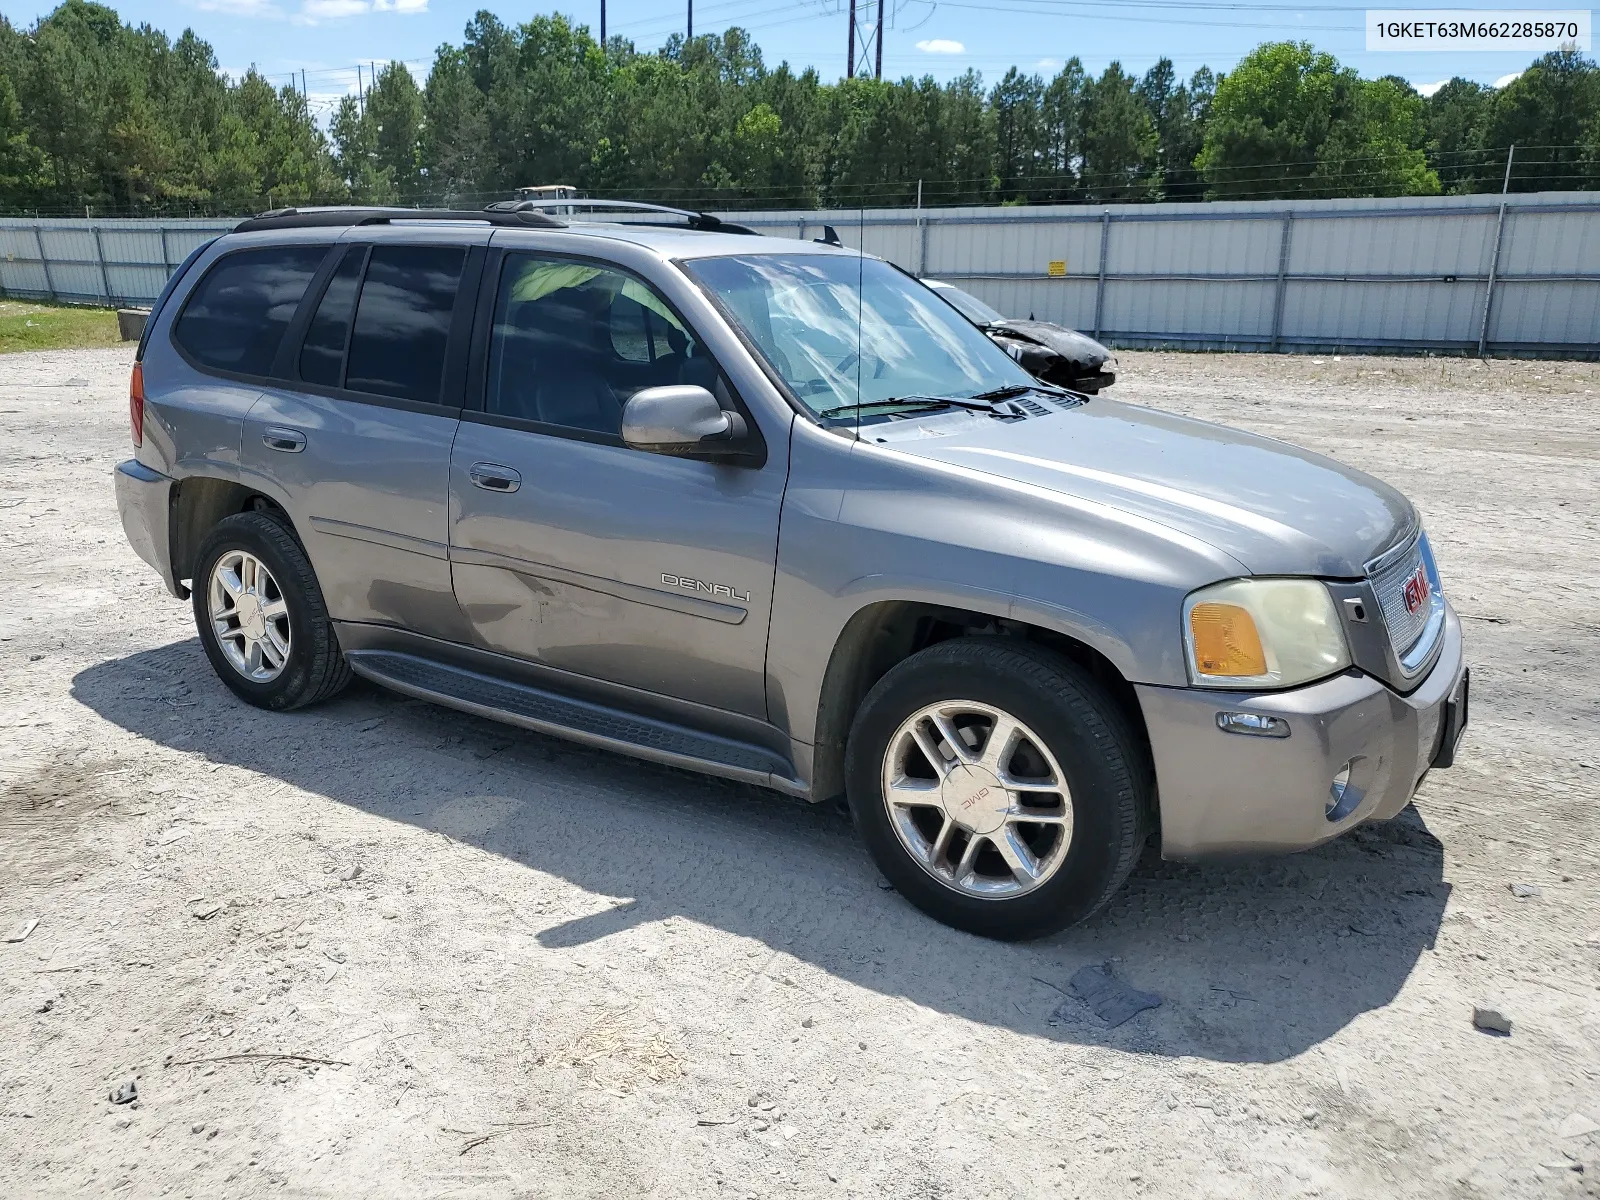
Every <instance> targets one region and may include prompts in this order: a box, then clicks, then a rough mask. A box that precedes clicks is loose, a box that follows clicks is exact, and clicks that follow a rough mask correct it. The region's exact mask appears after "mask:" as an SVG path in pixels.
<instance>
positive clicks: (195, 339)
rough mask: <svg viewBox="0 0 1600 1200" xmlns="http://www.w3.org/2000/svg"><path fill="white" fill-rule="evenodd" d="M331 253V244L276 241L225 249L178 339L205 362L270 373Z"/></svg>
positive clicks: (195, 296) (193, 300)
mask: <svg viewBox="0 0 1600 1200" xmlns="http://www.w3.org/2000/svg"><path fill="white" fill-rule="evenodd" d="M327 253H328V247H326V246H272V247H268V248H264V249H261V250H241V251H238V252H236V253H233V254H229V255H226V256H225V257H223V258H221V259H219V260H218V261H217V262H216V263H215V264H213V266H212V267H211V269H210V270H209V271H207V272H206V274H205V278H203V279H202V280H201V281H200V282H199V284H198V285H196V287H195V289H194V292H193V293H192V294H191V295H190V297H189V300H188V303H187V304H185V305H184V307H183V313H182V315H181V316H179V318H178V322H177V325H176V327H175V328H174V330H173V335H172V336H173V339H174V340H175V341H176V342H177V343H178V345H179V346H180V347H181V348H182V349H183V351H184V352H185V353H186V354H188V356H189V357H190V358H191V359H193V360H194V361H195V362H197V363H199V364H200V365H201V366H203V367H210V368H212V369H213V370H218V371H231V372H234V373H237V374H240V375H266V374H269V373H270V372H271V370H272V361H273V359H274V358H276V357H277V354H278V347H279V345H280V344H281V343H282V341H283V335H284V332H285V331H286V330H287V329H288V328H289V322H290V320H292V319H293V317H294V314H295V310H296V309H297V308H299V306H300V301H301V299H302V298H304V296H305V294H306V288H307V287H309V286H310V284H311V277H312V276H313V275H315V274H316V273H317V268H318V267H319V266H321V265H322V260H323V259H324V258H325V257H326V256H327Z"/></svg>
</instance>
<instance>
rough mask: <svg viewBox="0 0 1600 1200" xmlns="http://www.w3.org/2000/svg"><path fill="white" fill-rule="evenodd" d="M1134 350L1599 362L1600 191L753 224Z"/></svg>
mask: <svg viewBox="0 0 1600 1200" xmlns="http://www.w3.org/2000/svg"><path fill="white" fill-rule="evenodd" d="M734 219H736V220H738V221H740V222H742V223H744V224H746V225H749V226H750V227H751V228H754V229H759V230H761V231H762V232H769V233H779V232H782V233H787V234H789V235H790V236H798V237H802V238H814V237H819V236H821V234H822V227H823V225H824V224H829V225H832V226H833V227H834V228H835V229H836V230H837V231H838V233H839V236H840V237H841V238H842V239H843V240H844V242H845V243H846V244H847V245H850V246H855V245H861V246H862V247H863V248H865V249H866V250H867V251H869V252H870V253H873V254H878V255H882V256H883V257H884V258H887V259H890V260H891V261H893V262H895V263H897V264H899V265H900V266H901V267H904V268H905V269H906V270H908V271H911V272H913V273H914V274H917V275H922V276H928V277H932V278H937V279H944V280H948V281H949V282H951V283H957V284H959V285H960V286H962V287H964V288H966V289H967V290H969V291H971V292H973V293H974V294H975V295H978V296H980V297H982V298H983V299H984V300H987V301H988V302H989V303H990V304H992V305H994V306H995V307H996V308H998V309H1000V310H1001V311H1002V312H1004V313H1007V314H1008V315H1011V316H1030V315H1031V316H1036V317H1037V318H1038V319H1040V320H1046V321H1057V322H1059V323H1061V324H1063V325H1069V326H1072V327H1073V328H1076V329H1082V330H1084V331H1085V332H1089V333H1093V334H1094V335H1095V336H1097V337H1099V338H1100V339H1101V340H1102V341H1105V342H1108V343H1110V344H1112V345H1114V346H1124V347H1184V348H1193V349H1236V350H1257V349H1259V350H1295V351H1316V352H1337V351H1338V350H1340V349H1349V350H1389V351H1412V352H1420V351H1435V352H1443V353H1462V352H1465V353H1479V352H1483V351H1487V352H1488V353H1491V354H1515V355H1538V356H1547V357H1580V358H1594V357H1600V193H1595V192H1547V193H1537V194H1528V195H1513V196H1505V197H1501V196H1442V197H1430V198H1417V197H1405V198H1400V199H1393V200H1371V199H1368V200H1300V201H1238V202H1232V203H1229V202H1220V201H1219V202H1213V203H1208V204H1128V205H1115V206H1112V207H1109V208H1091V207H1084V206H1071V207H1066V206H1063V207H1037V208H957V209H923V210H920V211H919V210H916V209H878V210H873V209H867V210H865V212H863V211H861V210H852V209H834V210H830V211H827V212H815V211H813V212H782V213H740V214H737V215H736V216H735V218H734Z"/></svg>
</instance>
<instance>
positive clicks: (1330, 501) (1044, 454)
mask: <svg viewBox="0 0 1600 1200" xmlns="http://www.w3.org/2000/svg"><path fill="white" fill-rule="evenodd" d="M917 426H927V427H925V428H922V429H920V430H918V429H916V428H915V427H917ZM873 432H874V434H875V435H877V437H876V438H875V440H879V439H881V440H882V441H884V442H887V443H889V444H890V445H892V446H893V447H894V449H896V450H898V451H901V452H902V453H905V454H909V455H914V456H916V457H919V458H925V459H931V460H934V461H937V462H942V463H947V464H949V465H951V466H957V467H962V468H964V469H966V470H969V471H979V472H982V473H984V474H988V475H996V476H1000V477H1002V478H1005V479H1012V480H1016V481H1018V482H1021V483H1026V484H1030V485H1032V486H1034V487H1038V488H1043V489H1046V490H1049V491H1055V492H1060V493H1062V494H1063V495H1070V496H1076V497H1081V498H1083V499H1086V500H1092V501H1095V502H1097V503H1102V504H1107V505H1111V506H1112V507H1115V508H1117V509H1120V510H1122V511H1124V512H1128V513H1132V514H1135V515H1137V516H1140V517H1144V518H1146V519H1148V520H1152V521H1155V522H1158V523H1160V524H1162V525H1165V526H1167V527H1169V528H1172V529H1176V530H1179V531H1181V532H1183V533H1186V534H1188V535H1190V536H1192V537H1196V538H1199V539H1201V540H1203V541H1205V542H1208V543H1210V544H1211V545H1213V546H1215V547H1216V548H1217V549H1219V550H1222V551H1223V552H1225V553H1227V554H1229V555H1231V556H1232V557H1233V558H1235V559H1237V560H1238V561H1239V563H1241V564H1242V565H1243V566H1244V567H1245V569H1246V570H1247V571H1248V572H1250V573H1251V574H1254V575H1322V576H1328V577H1342V578H1355V577H1358V576H1360V575H1361V574H1362V573H1363V570H1364V565H1365V564H1366V563H1367V562H1369V561H1370V560H1371V559H1373V558H1374V557H1376V556H1377V555H1378V554H1379V553H1380V552H1382V551H1383V550H1386V549H1388V548H1389V547H1390V546H1392V545H1394V544H1395V542H1396V541H1398V540H1400V538H1401V537H1403V536H1405V535H1406V534H1407V533H1408V532H1409V531H1410V529H1411V528H1412V527H1413V526H1414V525H1415V523H1416V519H1417V518H1416V511H1415V510H1414V509H1413V508H1412V506H1411V503H1410V501H1408V500H1407V499H1406V498H1405V497H1404V496H1402V495H1401V494H1400V493H1399V492H1397V491H1396V490H1395V489H1394V488H1392V487H1390V486H1389V485H1388V484H1386V483H1383V482H1381V481H1379V480H1377V479H1374V478H1372V477H1371V476H1370V475H1364V474H1362V473H1361V472H1360V471H1356V470H1352V469H1351V468H1349V467H1346V466H1344V465H1342V464H1340V463H1337V462H1335V461H1333V459H1331V458H1324V457H1323V456H1321V455H1320V454H1313V453H1311V452H1310V451H1308V450H1301V449H1298V448H1297V447H1294V446H1290V445H1288V444H1287V443H1284V442H1278V441H1273V440H1272V439H1271V438H1264V437H1257V436H1255V435H1254V434H1249V433H1243V432H1241V431H1239V430H1235V429H1229V428H1226V427H1225V426H1222V425H1212V424H1210V423H1209V422H1206V421H1195V420H1191V419H1189V418H1188V417H1180V416H1176V415H1174V414H1172V413H1165V412H1160V411H1158V410H1156V409H1150V408H1143V407H1140V406H1137V405H1130V404H1119V403H1117V402H1116V401H1113V400H1092V401H1090V402H1088V403H1087V404H1084V405H1082V406H1081V407H1078V408H1075V409H1072V410H1070V411H1067V412H1056V413H1052V414H1051V415H1050V416H1046V417H1033V418H1030V419H1028V420H1023V421H999V420H995V419H994V418H993V417H988V416H982V415H976V414H961V416H960V417H954V416H953V417H952V418H950V419H948V420H940V421H939V422H938V423H937V425H936V426H935V425H932V424H931V423H927V422H922V421H905V422H898V421H897V422H891V423H888V424H886V425H878V426H875V427H874V429H873Z"/></svg>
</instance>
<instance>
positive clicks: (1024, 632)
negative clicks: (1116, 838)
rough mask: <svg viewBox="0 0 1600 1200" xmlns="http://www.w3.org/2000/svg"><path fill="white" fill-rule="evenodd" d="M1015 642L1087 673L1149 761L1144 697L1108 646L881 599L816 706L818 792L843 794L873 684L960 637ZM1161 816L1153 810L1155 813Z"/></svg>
mask: <svg viewBox="0 0 1600 1200" xmlns="http://www.w3.org/2000/svg"><path fill="white" fill-rule="evenodd" d="M971 636H992V637H1003V638H1009V639H1014V640H1016V641H1021V642H1025V643H1028V644H1030V645H1035V646H1040V647H1043V648H1045V649H1048V650H1051V651H1053V652H1055V653H1057V654H1059V655H1061V656H1062V657H1064V658H1066V659H1068V660H1070V661H1071V662H1073V663H1075V664H1076V665H1077V666H1079V667H1080V668H1082V669H1083V670H1085V671H1087V672H1088V673H1089V675H1090V676H1091V677H1092V678H1093V679H1094V680H1095V681H1096V682H1098V683H1100V684H1101V686H1102V687H1104V688H1105V690H1106V693H1107V694H1108V695H1109V696H1110V697H1111V699H1112V701H1113V702H1114V703H1115V704H1116V705H1117V707H1118V709H1119V710H1120V711H1121V712H1122V713H1123V715H1124V716H1125V717H1126V718H1127V720H1128V723H1129V725H1130V726H1131V727H1132V729H1133V730H1134V732H1135V733H1136V734H1137V736H1138V737H1139V740H1140V744H1141V746H1142V747H1143V749H1144V753H1145V756H1146V759H1147V762H1148V760H1149V748H1150V734H1149V730H1148V728H1147V727H1146V725H1145V720H1144V712H1143V710H1142V709H1141V707H1140V705H1139V699H1138V696H1137V694H1136V693H1135V692H1134V690H1133V685H1132V683H1130V682H1129V680H1128V678H1127V677H1126V675H1124V674H1123V672H1122V671H1120V670H1119V669H1118V668H1117V666H1116V665H1115V664H1114V663H1113V662H1112V661H1111V659H1110V658H1108V657H1107V656H1106V655H1105V654H1104V653H1103V652H1102V651H1100V650H1098V649H1096V648H1095V647H1094V646H1092V645H1090V644H1089V642H1087V641H1085V640H1084V639H1082V638H1080V637H1075V636H1073V635H1072V634H1071V633H1068V632H1065V631H1063V630H1060V629H1057V628H1052V627H1050V626H1046V625H1043V624H1040V623H1037V622H1033V621H1025V620H1018V619H1016V618H1013V617H1010V616H1007V615H1004V614H1000V613H993V612H984V611H982V610H981V609H975V608H966V607H960V606H951V605H943V604H935V603H929V602H925V601H915V600H878V601H874V602H873V603H870V604H867V605H865V606H863V607H862V608H860V609H858V610H857V611H856V612H855V613H854V614H853V615H852V616H851V617H850V619H849V620H848V621H847V622H846V623H845V626H844V628H843V629H842V630H841V631H840V633H839V636H838V638H837V639H836V640H835V642H834V646H833V650H832V652H831V653H830V655H829V657H828V665H827V667H826V669H825V670H824V672H823V678H822V689H821V695H820V697H819V699H818V704H817V724H816V741H815V745H814V751H813V761H812V779H811V794H812V796H813V797H814V798H816V799H819V800H826V799H831V798H833V797H835V796H838V795H840V794H841V793H842V792H843V791H844V781H845V769H844V760H845V749H846V745H847V743H848V741H849V736H850V727H851V724H852V723H853V721H854V720H855V715H856V712H857V710H858V709H859V708H860V707H861V702H862V700H864V699H865V698H866V695H867V693H868V692H869V691H871V690H872V686H873V685H874V684H875V683H877V682H878V680H879V679H881V678H883V676H884V675H885V674H887V673H888V671H889V669H890V668H891V667H893V666H895V665H896V664H897V663H900V662H903V661H904V660H905V659H907V658H909V657H911V655H913V654H915V653H917V652H918V651H919V650H923V649H926V648H927V647H928V646H932V645H935V644H937V643H938V642H942V641H947V640H949V639H951V638H956V637H971ZM1153 816H1154V814H1152V817H1153Z"/></svg>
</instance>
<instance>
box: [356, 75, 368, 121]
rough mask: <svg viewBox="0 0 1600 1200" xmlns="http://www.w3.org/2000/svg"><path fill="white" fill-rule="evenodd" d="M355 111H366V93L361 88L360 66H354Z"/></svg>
mask: <svg viewBox="0 0 1600 1200" xmlns="http://www.w3.org/2000/svg"><path fill="white" fill-rule="evenodd" d="M356 111H357V112H361V113H364V112H366V111H367V93H366V92H365V91H363V90H362V88H361V64H360V63H357V64H356Z"/></svg>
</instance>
